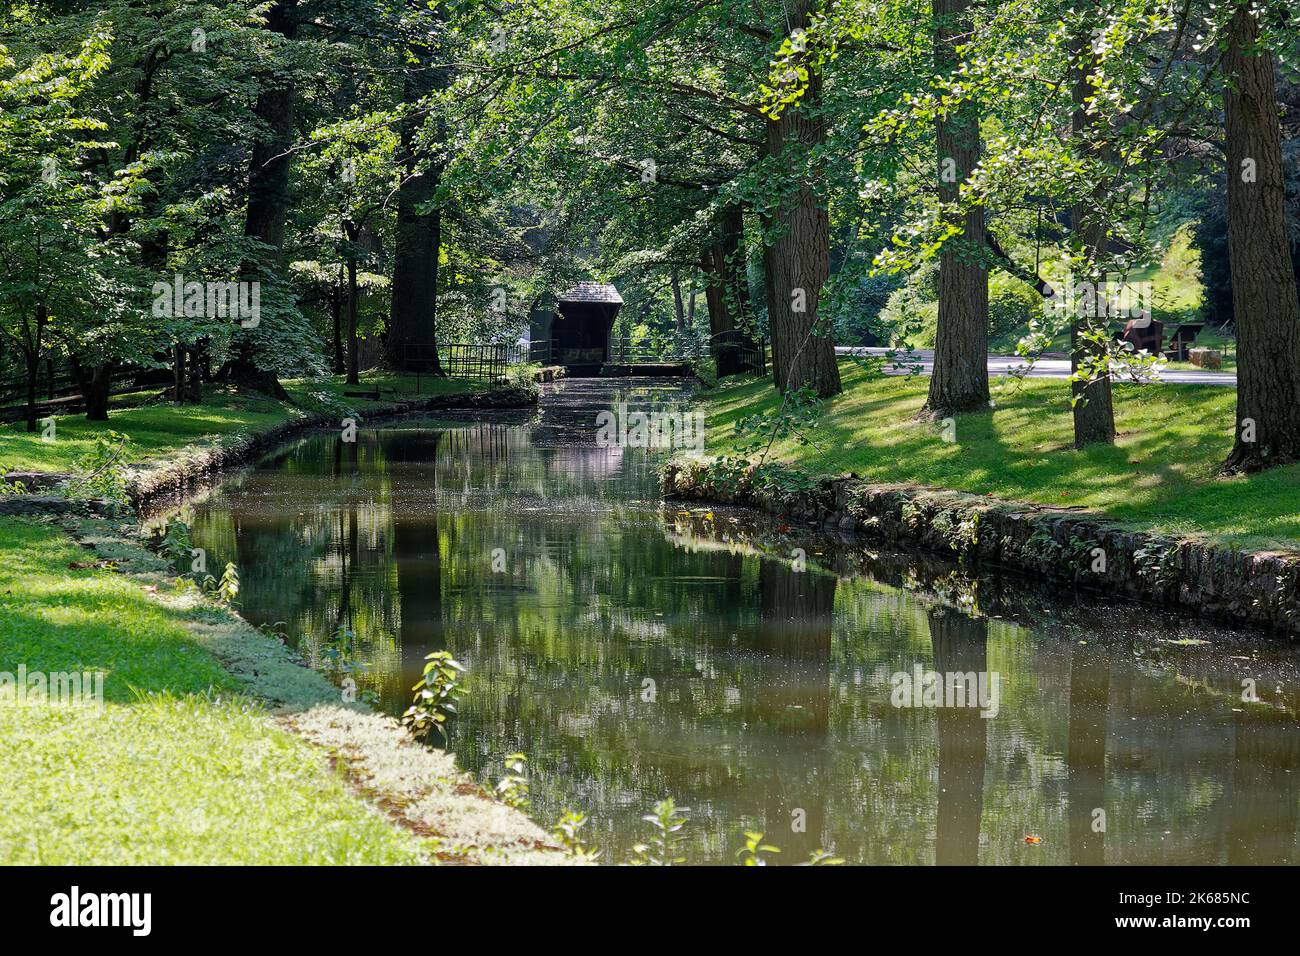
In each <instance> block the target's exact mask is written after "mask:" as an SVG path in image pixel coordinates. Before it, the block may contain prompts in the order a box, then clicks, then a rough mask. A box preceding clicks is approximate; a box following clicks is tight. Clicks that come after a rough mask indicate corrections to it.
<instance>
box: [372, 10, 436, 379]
mask: <svg viewBox="0 0 1300 956" xmlns="http://www.w3.org/2000/svg"><path fill="white" fill-rule="evenodd" d="M439 9H441V8H439ZM434 16H435V17H436V18H437V28H438V29H439V30H441V29H442V20H443V14H442V13H440V12H437V11H435V14H434ZM436 42H437V41H436V40H435V41H434V43H421V44H413V45H412V51H413V52H414V53H415V54H416V56H417V58H418V60H419V67H420V68H419V69H417V70H408V71H407V74H406V80H405V86H404V90H403V98H404V99H405V101H406V103H407V105H414V104H416V103H418V102H420V101H421V100H422V99H423V98H424V97H427V96H428V95H429V94H431V93H434V92H436V91H440V90H445V89H446V88H447V85H448V83H449V82H450V81H451V77H450V74H449V72H448V71H447V70H446V69H444V68H441V67H435V66H433V65H432V64H433V60H434V50H435V48H436ZM423 125H424V115H423V114H419V115H416V116H409V117H407V118H405V119H404V120H403V121H402V124H401V137H402V154H403V156H404V157H405V171H406V172H405V177H404V178H403V181H402V185H401V187H400V188H399V189H398V191H397V226H396V229H395V231H394V235H393V290H392V313H391V318H390V322H389V327H388V337H387V340H386V341H385V346H384V347H385V352H386V360H387V363H388V365H389V367H390V368H394V369H401V370H404V371H410V372H415V371H419V372H431V373H433V374H435V375H441V374H443V372H442V367H441V366H440V365H439V364H438V323H437V318H438V258H439V253H440V251H441V246H442V210H441V209H440V208H438V207H437V206H433V205H432V203H433V200H434V198H435V197H436V195H437V192H438V185H439V182H440V180H441V177H442V167H441V160H440V159H439V158H438V157H434V159H433V164H432V165H430V166H429V167H428V168H426V169H424V170H423V171H422V172H421V171H420V168H419V167H420V162H419V151H418V143H417V140H418V134H419V132H420V129H421V127H422V126H423ZM437 130H438V138H439V140H441V139H442V137H443V135H444V132H443V124H442V121H441V120H439V121H438V123H437Z"/></svg>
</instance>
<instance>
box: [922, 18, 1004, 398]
mask: <svg viewBox="0 0 1300 956" xmlns="http://www.w3.org/2000/svg"><path fill="white" fill-rule="evenodd" d="M932 5H933V6H932V9H933V13H934V18H935V40H934V60H935V68H936V70H937V71H938V72H939V73H941V74H945V75H946V74H949V73H952V72H953V71H954V70H955V69H956V68H957V64H958V58H957V52H956V47H957V45H958V44H959V43H963V42H966V39H967V37H968V36H969V33H970V30H971V17H970V14H969V12H968V11H969V9H970V0H932ZM936 141H937V145H938V173H939V200H940V202H941V203H943V205H944V207H945V218H949V217H950V216H951V213H949V212H947V210H948V209H951V208H952V207H954V206H955V205H956V204H957V202H958V198H959V194H960V190H961V184H962V182H963V181H965V179H966V178H967V177H968V176H969V175H970V174H971V173H972V172H973V171H974V169H975V167H976V166H977V165H978V164H979V161H980V133H979V115H978V113H977V112H976V110H975V109H974V108H973V107H972V106H971V105H970V104H965V105H963V106H962V107H960V108H957V109H955V110H954V111H953V112H951V113H948V114H947V115H945V116H942V117H940V119H939V121H938V123H937V129H936ZM956 224H957V225H958V227H959V228H960V229H961V236H960V237H959V238H953V239H949V240H948V241H947V242H945V243H944V246H943V251H942V252H941V253H940V254H939V320H938V327H937V329H936V333H935V342H934V372H933V373H932V374H931V376H930V394H929V398H928V399H927V400H926V405H925V407H926V410H927V411H928V412H929V413H930V414H932V415H934V416H935V417H943V416H946V415H950V414H952V413H954V412H968V411H974V410H976V409H979V408H987V407H988V404H989V371H988V353H989V279H988V271H987V270H986V269H985V267H984V264H983V260H982V256H983V253H984V233H985V228H984V210H983V208H982V207H980V206H972V207H971V209H970V210H969V211H968V212H966V213H965V215H963V216H960V217H958V218H957V222H956Z"/></svg>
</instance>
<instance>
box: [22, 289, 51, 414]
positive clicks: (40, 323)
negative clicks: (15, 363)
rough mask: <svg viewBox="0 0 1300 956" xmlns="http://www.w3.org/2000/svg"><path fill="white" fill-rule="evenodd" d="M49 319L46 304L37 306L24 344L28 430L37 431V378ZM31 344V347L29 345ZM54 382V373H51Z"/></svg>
mask: <svg viewBox="0 0 1300 956" xmlns="http://www.w3.org/2000/svg"><path fill="white" fill-rule="evenodd" d="M48 321H49V312H48V310H47V309H46V308H45V305H44V304H41V305H38V306H37V307H36V314H35V315H34V316H33V317H32V330H31V335H30V336H28V337H27V342H26V343H25V345H24V346H23V359H24V361H25V362H26V365H27V430H28V431H29V432H34V431H36V379H37V376H38V375H39V374H40V369H41V347H42V345H43V344H44V343H43V342H42V338H43V332H44V331H45V323H46V322H48ZM28 346H30V348H29V347H28ZM51 382H53V375H51ZM53 391H54V389H53V386H52V385H51V388H50V392H51V394H50V398H54V394H53Z"/></svg>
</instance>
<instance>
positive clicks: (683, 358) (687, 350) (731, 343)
mask: <svg viewBox="0 0 1300 956" xmlns="http://www.w3.org/2000/svg"><path fill="white" fill-rule="evenodd" d="M574 351H575V350H572V349H557V348H556V347H555V343H554V341H553V340H551V339H537V340H534V341H531V342H529V343H528V353H527V354H528V359H527V360H528V361H529V362H535V363H538V364H540V365H562V364H592V363H594V362H597V361H599V360H591V361H590V362H588V361H583V362H579V361H578V360H576V359H575V358H574V354H573V353H574ZM710 354H712V355H714V356H716V357H718V358H719V359H720V363H721V365H723V366H725V367H726V368H727V369H728V371H727V372H725V373H724V374H735V373H736V372H748V373H750V374H753V375H766V374H767V369H768V343H767V341H766V340H765V339H759V340H757V341H754V340H753V339H750V338H749V337H748V336H746V335H745V334H744V333H742V332H739V331H731V332H722V333H720V334H718V335H716V336H713V337H712V339H708V340H702V339H699V338H696V337H694V336H689V337H687V336H683V337H680V338H676V339H673V340H670V341H668V342H665V341H663V340H662V339H661V340H659V341H657V342H647V341H644V340H641V341H634V340H632V339H631V338H628V337H626V336H624V337H615V338H611V339H610V340H609V351H608V356H609V357H608V358H607V359H605V361H606V362H609V363H611V364H617V365H654V364H662V363H665V362H690V361H694V360H695V359H700V358H704V357H705V356H706V355H710Z"/></svg>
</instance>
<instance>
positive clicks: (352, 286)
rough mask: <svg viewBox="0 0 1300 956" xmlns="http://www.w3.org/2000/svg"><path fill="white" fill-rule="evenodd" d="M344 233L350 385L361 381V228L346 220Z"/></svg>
mask: <svg viewBox="0 0 1300 956" xmlns="http://www.w3.org/2000/svg"><path fill="white" fill-rule="evenodd" d="M343 233H344V236H345V237H346V239H347V243H348V248H347V255H346V260H347V267H348V377H347V383H348V384H349V385H359V384H360V383H361V362H360V356H359V354H358V349H357V240H358V238H359V237H360V229H358V228H357V227H356V226H355V225H353V224H352V223H351V222H347V221H344V223H343Z"/></svg>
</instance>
